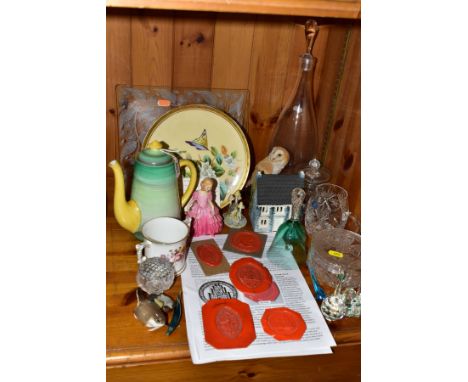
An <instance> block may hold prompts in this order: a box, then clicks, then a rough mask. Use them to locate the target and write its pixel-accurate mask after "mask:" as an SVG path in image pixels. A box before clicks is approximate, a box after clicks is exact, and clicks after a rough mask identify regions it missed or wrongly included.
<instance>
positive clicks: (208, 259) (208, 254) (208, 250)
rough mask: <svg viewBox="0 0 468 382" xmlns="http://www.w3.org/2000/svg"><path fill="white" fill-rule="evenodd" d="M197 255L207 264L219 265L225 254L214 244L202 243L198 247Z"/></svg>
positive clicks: (211, 265)
mask: <svg viewBox="0 0 468 382" xmlns="http://www.w3.org/2000/svg"><path fill="white" fill-rule="evenodd" d="M196 250H197V256H198V258H199V259H200V261H202V262H203V263H205V264H206V265H209V266H210V267H217V266H218V265H219V264H221V261H222V260H223V255H222V253H221V251H220V250H219V248H218V247H217V246H216V245H213V244H201V245H199V246H198V247H197V249H196Z"/></svg>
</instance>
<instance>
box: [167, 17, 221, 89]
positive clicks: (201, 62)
mask: <svg viewBox="0 0 468 382" xmlns="http://www.w3.org/2000/svg"><path fill="white" fill-rule="evenodd" d="M214 26H215V19H214V17H213V15H205V14H198V13H197V14H196V15H193V14H177V17H176V19H175V21H174V82H173V85H174V86H175V87H194V88H210V87H211V71H212V63H213V39H214Z"/></svg>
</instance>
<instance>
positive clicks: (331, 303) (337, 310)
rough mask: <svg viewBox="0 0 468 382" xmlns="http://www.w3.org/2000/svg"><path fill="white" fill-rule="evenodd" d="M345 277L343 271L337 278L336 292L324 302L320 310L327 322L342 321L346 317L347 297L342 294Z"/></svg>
mask: <svg viewBox="0 0 468 382" xmlns="http://www.w3.org/2000/svg"><path fill="white" fill-rule="evenodd" d="M345 277H346V276H345V273H344V271H343V270H342V271H341V272H340V274H339V275H338V276H337V278H338V285H337V287H336V288H335V291H334V292H333V294H332V295H331V296H328V297H327V298H326V299H325V300H324V301H323V302H322V306H321V307H320V310H321V311H322V314H323V317H325V319H326V320H327V321H336V320H341V319H342V318H343V317H344V316H345V315H346V303H345V296H344V294H342V293H341V286H342V283H343V281H344V279H345Z"/></svg>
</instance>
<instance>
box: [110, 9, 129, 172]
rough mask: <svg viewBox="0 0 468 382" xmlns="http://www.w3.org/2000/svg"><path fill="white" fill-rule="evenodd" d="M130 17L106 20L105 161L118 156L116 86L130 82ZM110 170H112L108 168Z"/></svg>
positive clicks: (115, 17)
mask: <svg viewBox="0 0 468 382" xmlns="http://www.w3.org/2000/svg"><path fill="white" fill-rule="evenodd" d="M130 26H131V21H130V16H127V15H120V14H112V15H107V22H106V43H107V48H106V140H107V149H106V162H109V161H110V160H112V159H115V158H117V153H118V129H117V105H116V98H115V86H116V85H117V84H119V83H130V82H131V58H130V47H131V40H130ZM107 171H108V173H110V171H111V170H110V169H109V168H108V170H107Z"/></svg>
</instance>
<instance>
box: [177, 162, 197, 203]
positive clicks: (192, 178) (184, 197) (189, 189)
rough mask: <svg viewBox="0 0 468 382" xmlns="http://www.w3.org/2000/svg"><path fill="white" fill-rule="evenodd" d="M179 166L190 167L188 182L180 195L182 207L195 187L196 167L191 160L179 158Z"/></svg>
mask: <svg viewBox="0 0 468 382" xmlns="http://www.w3.org/2000/svg"><path fill="white" fill-rule="evenodd" d="M179 166H180V167H188V168H189V169H190V183H189V185H188V187H187V190H186V191H185V192H184V194H183V195H182V200H181V204H182V207H185V205H186V204H187V202H188V201H189V199H190V197H191V196H192V193H193V191H195V187H196V186H197V168H196V167H195V165H194V164H193V162H192V161H190V160H187V159H181V160H180V161H179Z"/></svg>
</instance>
